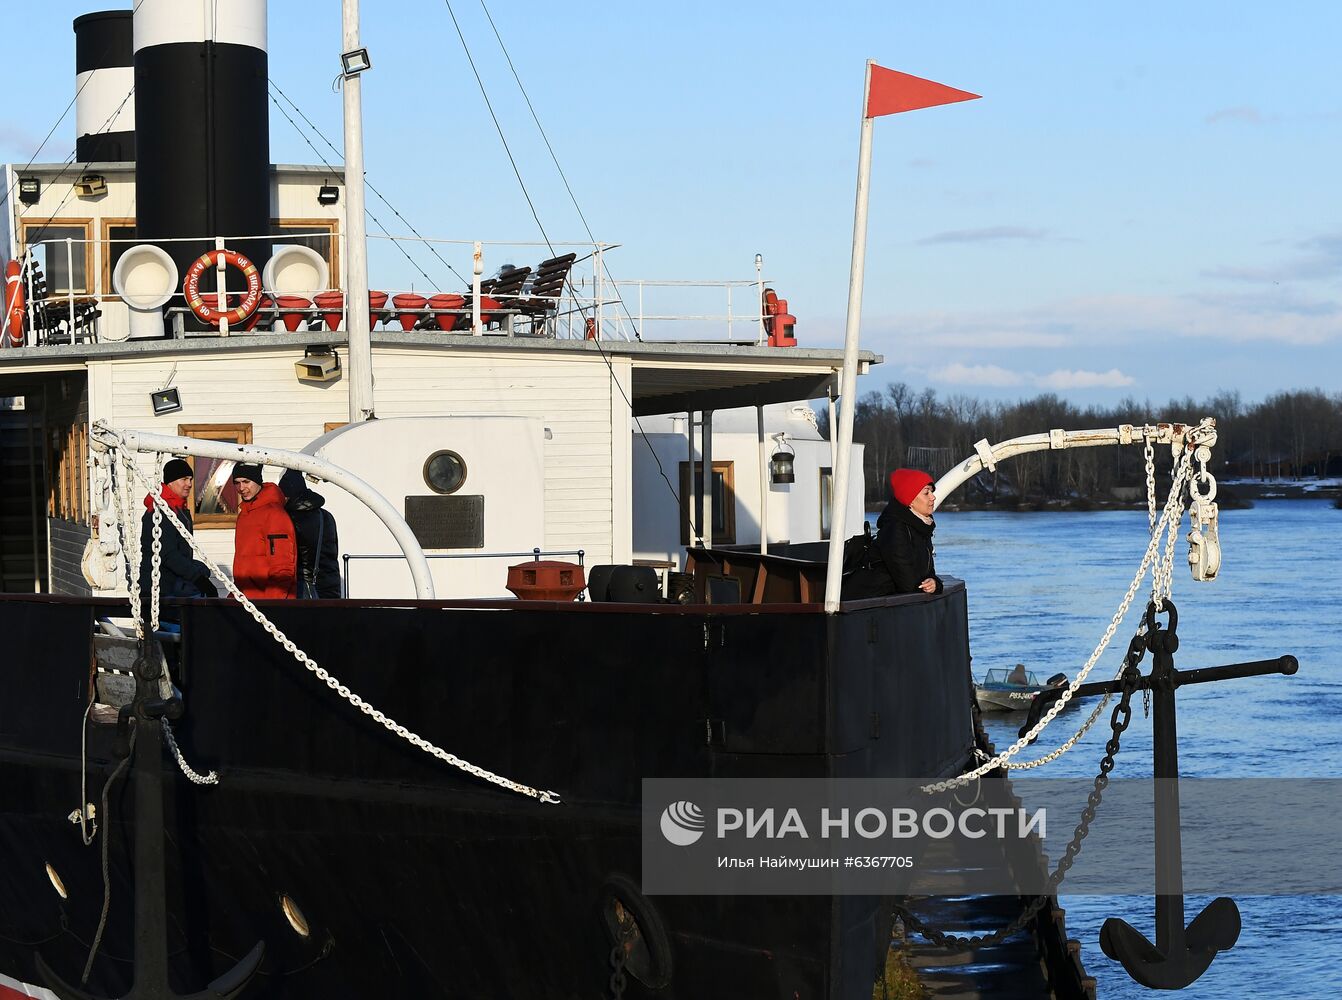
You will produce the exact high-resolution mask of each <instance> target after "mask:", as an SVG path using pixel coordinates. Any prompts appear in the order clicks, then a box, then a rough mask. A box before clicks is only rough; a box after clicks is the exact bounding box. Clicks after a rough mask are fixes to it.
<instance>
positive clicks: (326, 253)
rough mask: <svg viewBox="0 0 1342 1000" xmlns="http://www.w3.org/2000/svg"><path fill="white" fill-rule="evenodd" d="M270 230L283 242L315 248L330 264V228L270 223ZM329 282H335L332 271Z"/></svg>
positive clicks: (327, 264) (327, 263)
mask: <svg viewBox="0 0 1342 1000" xmlns="http://www.w3.org/2000/svg"><path fill="white" fill-rule="evenodd" d="M270 232H271V235H272V236H276V237H279V239H280V241H281V242H283V243H292V244H297V245H299V246H305V247H310V248H311V249H313V250H316V251H317V252H318V253H319V254H321V255H322V260H324V261H326V266H327V267H328V268H329V267H331V266H332V264H331V230H330V229H328V228H325V227H319V226H301V225H297V226H286V225H281V224H279V223H272V224H271V227H270ZM331 283H332V284H336V283H337V279H336V277H335V274H334V272H332V276H331Z"/></svg>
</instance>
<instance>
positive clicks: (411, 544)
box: [90, 421, 434, 600]
mask: <svg viewBox="0 0 1342 1000" xmlns="http://www.w3.org/2000/svg"><path fill="white" fill-rule="evenodd" d="M90 434H91V436H92V437H94V438H95V439H97V440H98V441H101V442H102V443H103V444H106V445H109V446H116V447H121V448H129V449H130V450H131V451H138V452H150V453H153V452H164V453H167V454H170V455H174V454H175V455H194V456H196V457H198V458H221V459H224V460H226V461H232V462H249V463H254V464H259V465H278V466H280V467H281V468H284V469H297V470H298V471H299V472H304V473H310V474H312V475H314V476H316V477H317V478H318V479H322V480H325V481H326V482H329V483H335V485H337V486H339V487H340V488H341V489H343V490H345V491H346V492H347V493H349V494H350V495H351V496H353V497H355V498H356V499H358V500H360V501H362V502H363V505H364V506H365V507H367V508H368V509H369V510H371V511H372V512H373V513H374V514H376V515H377V516H378V518H379V519H380V520H381V521H382V523H383V524H385V525H386V526H387V530H388V531H390V532H391V534H392V537H393V538H395V539H396V544H398V545H399V546H400V547H401V551H402V552H403V553H405V561H406V563H407V564H408V565H409V567H410V575H411V577H412V578H413V579H414V582H415V596H416V597H418V598H421V599H425V600H430V599H432V598H433V596H434V595H433V577H432V575H431V574H430V572H429V562H428V560H427V559H425V558H424V550H423V549H422V548H420V545H419V540H418V539H416V538H415V535H414V532H412V531H411V530H410V525H408V524H406V523H405V519H404V518H403V517H401V515H400V512H399V511H397V510H396V508H395V507H393V506H392V505H391V503H390V502H389V501H388V500H387V498H386V497H384V496H383V495H382V494H381V493H379V492H378V491H377V490H375V489H373V487H371V486H370V485H368V483H366V482H364V481H363V480H362V479H360V478H359V477H358V476H356V475H354V473H352V472H350V471H349V470H347V469H343V468H341V467H340V466H338V465H333V464H332V463H330V462H328V461H326V460H325V459H324V458H317V457H316V456H314V455H304V454H302V453H301V452H297V451H286V450H284V449H282V448H263V447H260V446H258V445H253V444H233V443H230V442H228V441H205V440H202V439H200V438H187V437H173V436H172V435H169V434H151V433H149V432H147V431H123V430H116V429H115V428H112V427H108V426H107V425H106V424H104V423H103V422H102V421H98V422H96V423H95V424H94V425H93V427H92V429H91V430H90Z"/></svg>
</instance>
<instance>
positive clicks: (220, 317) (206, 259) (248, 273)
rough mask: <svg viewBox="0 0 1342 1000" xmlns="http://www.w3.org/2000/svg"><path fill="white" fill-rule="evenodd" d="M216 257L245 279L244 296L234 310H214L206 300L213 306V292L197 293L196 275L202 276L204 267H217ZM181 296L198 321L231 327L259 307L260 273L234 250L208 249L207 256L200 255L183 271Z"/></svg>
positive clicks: (214, 294)
mask: <svg viewBox="0 0 1342 1000" xmlns="http://www.w3.org/2000/svg"><path fill="white" fill-rule="evenodd" d="M220 256H222V257H223V259H224V263H225V264H232V265H233V266H234V267H236V268H237V269H238V270H239V271H241V272H242V276H243V277H244V278H246V279H247V294H246V295H244V296H243V297H242V302H240V303H239V304H238V306H237V308H235V309H225V310H223V311H220V310H219V309H216V308H215V307H214V306H211V305H210V304H209V303H208V302H207V301H206V300H207V299H209V300H213V301H215V302H216V303H217V302H218V295H217V294H216V293H215V292H205V293H204V294H201V291H200V276H201V275H202V274H204V273H205V269H206V268H209V267H217V266H218V264H219V257H220ZM182 294H183V295H185V296H186V304H187V305H188V306H190V307H191V311H192V312H193V313H195V314H196V316H197V317H198V318H199V319H200V320H201V321H202V322H204V323H209V324H210V325H211V326H220V325H221V324H222V323H223V321H224V319H227V320H228V325H229V326H235V325H237V324H240V323H242V322H243V321H245V320H246V319H247V317H248V316H250V315H251V314H252V313H254V312H256V307H257V306H259V305H260V304H261V272H260V271H258V270H257V269H256V265H255V264H253V263H252V262H251V261H250V260H248V259H247V258H246V257H244V256H243V255H242V254H240V253H238V252H237V251H236V250H211V251H210V252H209V253H203V254H201V255H200V256H199V257H197V258H196V259H195V260H193V261H192V262H191V266H190V267H189V268H187V271H186V281H185V282H183V283H182Z"/></svg>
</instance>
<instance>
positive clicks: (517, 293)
mask: <svg viewBox="0 0 1342 1000" xmlns="http://www.w3.org/2000/svg"><path fill="white" fill-rule="evenodd" d="M530 276H531V268H529V267H505V268H504V269H503V270H502V271H500V272H499V273H498V274H496V275H494V277H492V278H486V279H485V280H484V281H482V282H480V307H481V310H482V311H481V313H480V325H481V326H484V327H489V326H492V325H493V324H495V323H500V324H503V325H504V326H506V327H507V330H508V332H509V333H512V320H513V317H514V316H515V315H517V302H518V300H519V299H520V298H521V295H522V287H523V286H524V285H525V284H526V282H527V278H528V277H530ZM486 299H493V300H494V303H496V304H497V307H494V306H491V307H490V308H489V309H488V310H485V308H484V307H485V306H486V305H487V304H488V303H487V302H486ZM462 308H463V309H464V310H465V314H466V316H467V317H468V319H467V320H466V326H468V327H469V326H470V319H469V316H470V313H471V296H470V295H469V294H468V295H467V296H466V301H465V303H464V304H463V305H462Z"/></svg>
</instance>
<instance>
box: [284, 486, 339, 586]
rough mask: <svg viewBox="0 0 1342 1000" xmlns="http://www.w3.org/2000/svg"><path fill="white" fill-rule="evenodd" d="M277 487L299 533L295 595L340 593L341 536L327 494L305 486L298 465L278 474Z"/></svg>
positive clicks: (297, 533) (295, 530)
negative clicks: (339, 536)
mask: <svg viewBox="0 0 1342 1000" xmlns="http://www.w3.org/2000/svg"><path fill="white" fill-rule="evenodd" d="M280 489H281V490H283V491H284V496H285V497H286V499H285V503H284V509H285V510H286V511H288V513H289V517H290V519H291V520H292V521H293V522H294V533H295V534H296V535H297V536H298V596H299V597H327V598H338V597H340V540H339V538H337V537H336V521H335V516H334V515H333V514H332V513H331V512H330V511H329V510H326V509H325V505H326V498H325V497H323V496H322V495H321V494H320V493H314V492H313V491H312V490H310V489H308V484H307V481H306V480H304V478H303V473H301V472H299V471H298V470H297V469H289V470H288V471H287V472H285V473H284V475H283V476H281V477H280Z"/></svg>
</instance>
